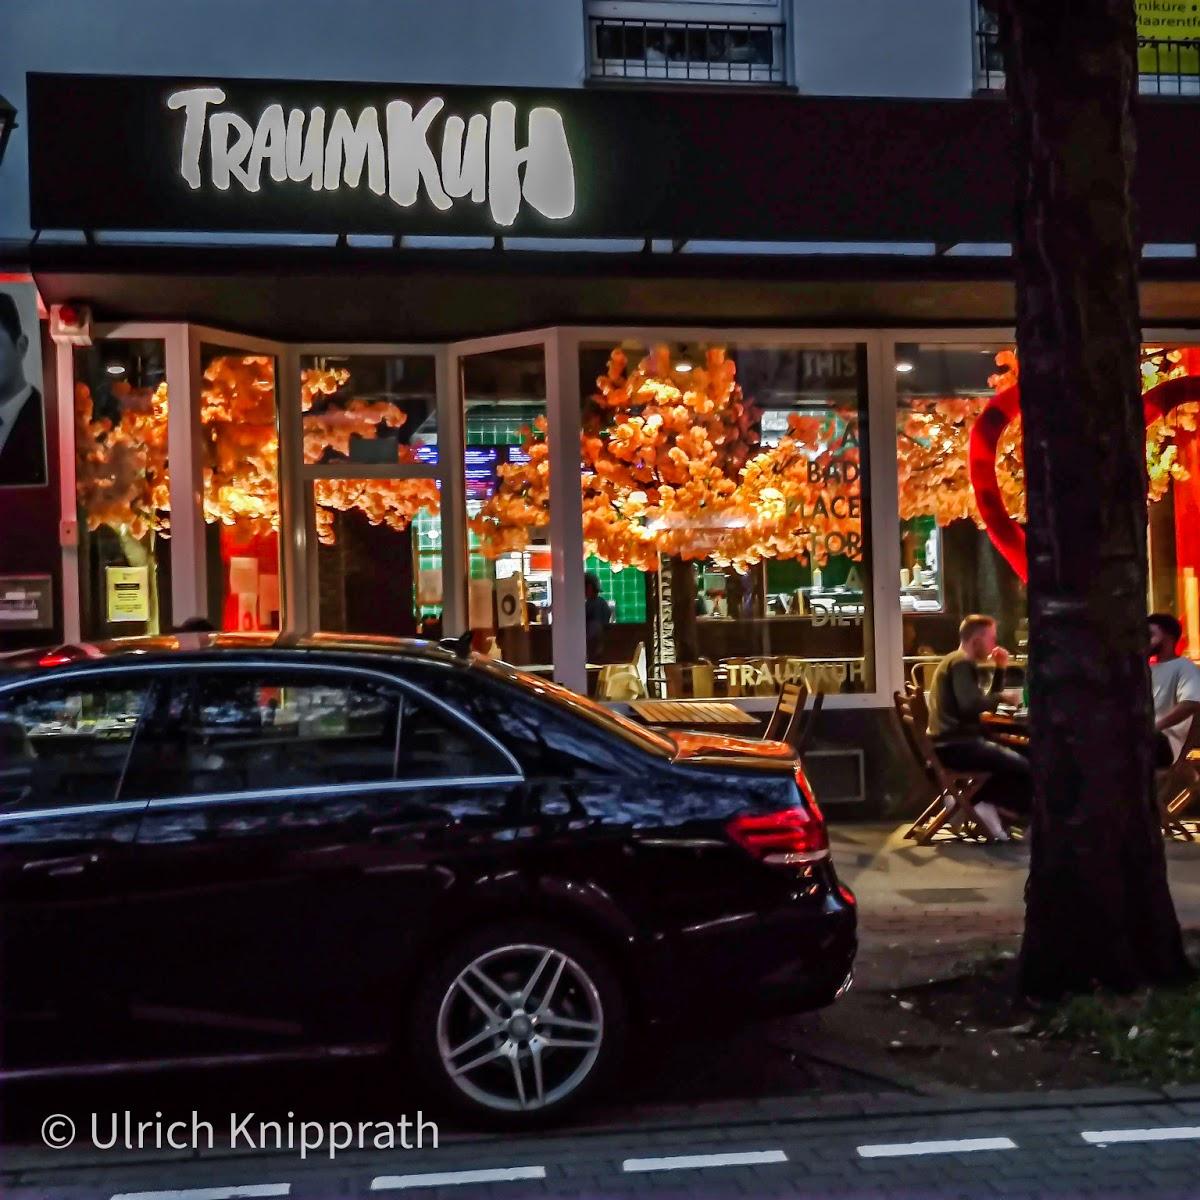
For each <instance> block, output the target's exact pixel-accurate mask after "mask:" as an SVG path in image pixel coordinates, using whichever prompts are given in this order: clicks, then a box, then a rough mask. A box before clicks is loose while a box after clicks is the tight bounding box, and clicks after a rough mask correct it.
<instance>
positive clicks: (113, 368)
mask: <svg viewBox="0 0 1200 1200" xmlns="http://www.w3.org/2000/svg"><path fill="white" fill-rule="evenodd" d="M104 369H105V370H106V371H107V372H108V373H109V374H110V375H124V374H125V364H124V363H119V362H110V363H108V364H107V365H106V366H105V368H104Z"/></svg>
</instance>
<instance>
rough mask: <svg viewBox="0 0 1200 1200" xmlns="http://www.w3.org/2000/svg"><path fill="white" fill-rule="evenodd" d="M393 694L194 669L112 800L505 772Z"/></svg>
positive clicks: (469, 741)
mask: <svg viewBox="0 0 1200 1200" xmlns="http://www.w3.org/2000/svg"><path fill="white" fill-rule="evenodd" d="M495 759H496V753H495V751H494V749H492V748H491V747H488V746H483V745H479V744H477V743H476V739H475V738H474V737H472V736H470V735H469V733H468V734H464V732H463V731H462V730H460V729H459V728H458V726H457V725H456V724H455V723H454V722H453V721H451V720H448V719H447V718H445V717H444V716H442V715H441V714H440V713H438V712H436V711H433V710H431V709H430V708H429V707H427V706H425V705H424V704H421V703H419V702H417V701H414V700H412V699H410V698H409V697H408V696H407V695H405V694H403V693H402V692H401V691H400V689H399V688H394V687H389V686H387V685H381V684H378V683H376V682H374V681H372V680H368V679H356V678H353V677H352V676H350V675H347V674H341V673H330V675H328V676H314V675H312V674H309V673H307V672H305V673H299V672H296V671H290V672H289V671H287V670H286V669H281V670H278V671H274V670H257V671H245V672H243V671H227V670H219V671H211V670H210V671H200V672H197V673H195V674H194V675H191V676H188V677H185V678H181V679H178V680H176V681H174V682H173V683H172V685H171V687H170V691H169V694H168V696H167V698H166V700H165V703H164V704H163V705H162V706H161V707H160V709H159V710H158V711H157V712H156V713H155V716H154V718H153V720H151V721H149V722H147V725H146V729H145V731H144V734H143V736H142V737H141V738H139V743H138V747H137V751H136V752H135V755H134V759H133V761H132V762H131V764H130V769H129V773H128V778H127V780H126V787H125V789H124V790H123V792H122V794H123V795H135V796H160V797H166V796H188V795H213V794H223V793H228V792H247V791H268V790H275V789H279V788H306V787H326V786H334V785H337V784H355V783H379V782H384V781H387V780H390V779H398V780H407V779H414V778H425V777H446V776H451V775H453V776H463V775H476V774H497V773H506V774H511V768H510V767H509V766H508V765H507V763H505V764H504V768H503V771H502V772H501V769H500V768H499V767H498V766H497V764H496V761H495Z"/></svg>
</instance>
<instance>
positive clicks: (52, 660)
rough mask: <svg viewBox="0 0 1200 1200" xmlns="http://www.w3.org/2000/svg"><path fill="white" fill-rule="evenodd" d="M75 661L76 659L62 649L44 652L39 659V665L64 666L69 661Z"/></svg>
mask: <svg viewBox="0 0 1200 1200" xmlns="http://www.w3.org/2000/svg"><path fill="white" fill-rule="evenodd" d="M69 662H74V659H73V658H72V657H71V655H69V654H63V652H62V651H61V650H51V651H50V653H49V654H43V655H42V657H41V658H39V659H38V666H39V667H62V666H66V664H67V663H69Z"/></svg>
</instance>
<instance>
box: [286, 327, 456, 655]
mask: <svg viewBox="0 0 1200 1200" xmlns="http://www.w3.org/2000/svg"><path fill="white" fill-rule="evenodd" d="M288 361H289V366H288V375H289V386H290V388H291V396H292V397H293V401H294V405H293V411H292V413H291V415H290V423H291V436H292V437H293V438H294V440H295V453H293V454H291V455H289V456H288V457H287V462H288V465H289V467H290V470H291V475H292V477H291V479H289V480H288V481H287V485H288V490H289V492H290V494H291V495H293V496H295V497H297V503H296V505H295V506H294V511H293V512H292V519H291V526H290V529H289V535H290V536H289V541H290V543H291V545H292V546H294V547H296V557H297V560H298V564H299V565H300V566H301V567H302V579H301V581H300V582H299V584H298V586H297V588H296V589H295V591H296V594H295V597H294V611H293V616H292V620H291V622H290V624H291V625H292V627H293V628H297V629H320V630H322V631H325V632H331V633H349V634H380V635H387V636H394V637H415V636H422V637H428V638H434V639H436V638H440V637H442V636H444V635H445V634H446V633H448V632H449V633H454V632H458V631H459V630H460V628H461V625H462V613H463V611H464V605H463V596H462V591H463V589H462V588H461V584H460V579H461V575H462V571H461V567H458V566H456V564H458V563H461V559H462V555H461V550H460V547H461V546H462V522H461V519H460V518H459V516H458V506H456V505H455V504H454V503H453V497H454V496H455V495H456V493H457V491H458V490H459V488H460V486H461V485H460V483H459V481H458V480H457V479H456V478H455V477H454V476H455V471H454V470H453V468H454V467H455V466H456V465H457V463H458V462H459V461H461V459H460V456H459V454H458V453H456V450H457V446H458V444H459V436H458V431H457V427H456V423H455V419H454V412H453V408H454V406H453V405H452V404H451V402H450V401H451V398H452V396H453V392H452V389H451V388H450V387H449V384H448V375H447V352H446V350H445V348H444V347H440V346H427V345H304V346H293V347H290V348H289V351H288Z"/></svg>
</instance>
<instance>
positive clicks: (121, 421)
mask: <svg viewBox="0 0 1200 1200" xmlns="http://www.w3.org/2000/svg"><path fill="white" fill-rule="evenodd" d="M112 395H113V398H114V399H115V400H116V401H117V402H118V403H119V405H120V410H121V411H120V416H119V417H118V419H117V421H116V422H115V423H114V422H113V421H111V420H109V419H108V418H107V417H102V418H100V419H99V420H97V419H96V417H95V412H94V403H93V397H92V391H91V389H90V388H89V387H88V385H87V384H86V383H82V382H78V383H76V384H75V490H76V494H77V495H78V497H79V506H80V508H81V509H82V511H83V512H84V513H85V514H86V520H87V524H88V528H89V529H98V528H99V527H100V526H101V525H108V526H109V527H110V528H112V529H113V530H115V531H116V532H118V533H125V534H128V535H129V536H130V537H132V538H134V539H135V540H137V541H140V540H141V539H142V538H143V537H145V536H146V534H147V533H159V534H162V535H164V536H166V535H167V534H168V530H169V528H170V521H169V516H168V514H169V512H170V509H171V497H170V492H169V487H168V476H167V385H166V384H165V383H160V384H159V385H158V386H157V387H156V388H135V387H133V386H132V385H131V384H130V383H129V382H128V381H126V380H120V381H118V382H116V383H114V384H113V385H112Z"/></svg>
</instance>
